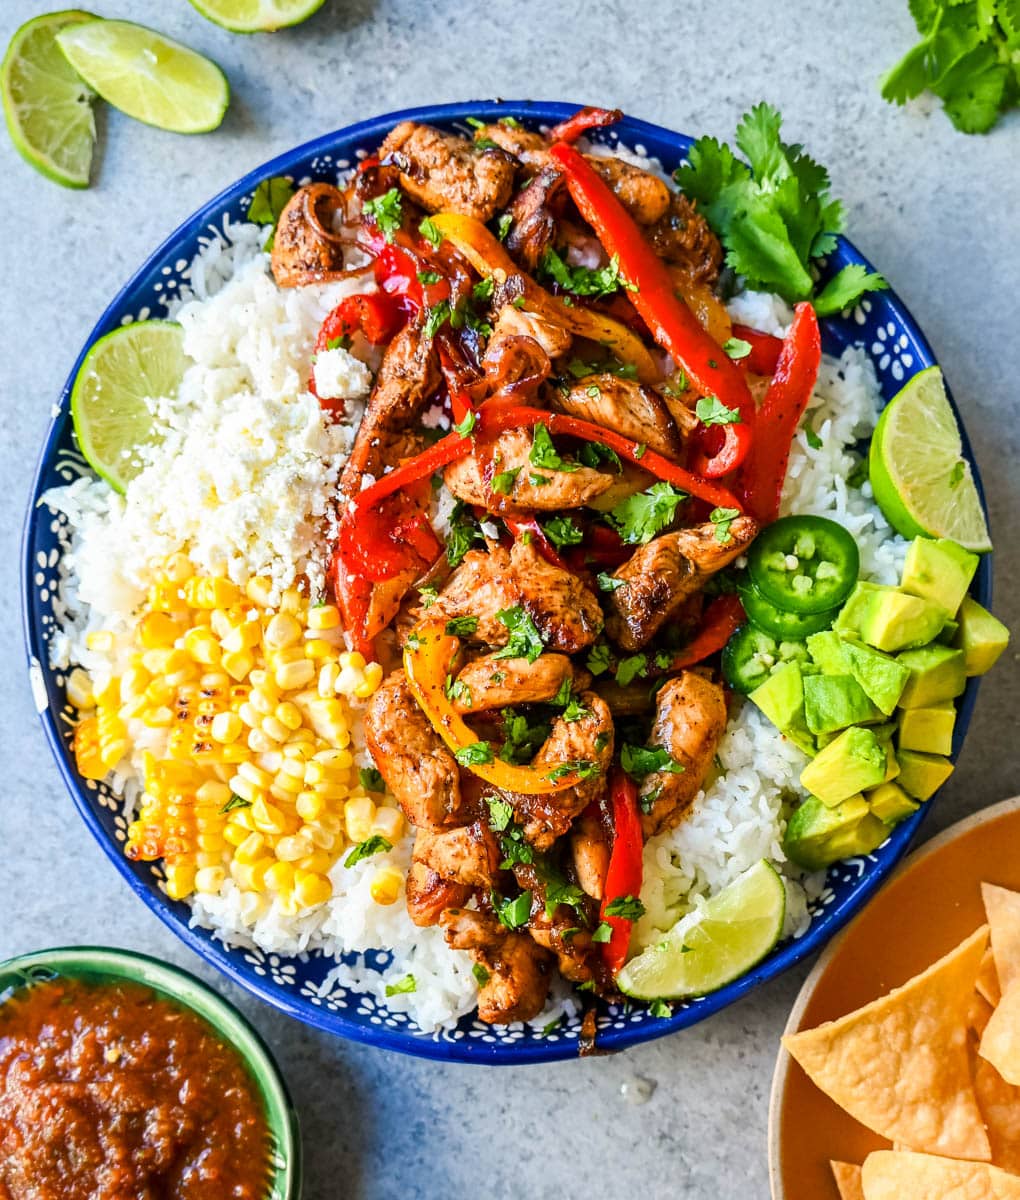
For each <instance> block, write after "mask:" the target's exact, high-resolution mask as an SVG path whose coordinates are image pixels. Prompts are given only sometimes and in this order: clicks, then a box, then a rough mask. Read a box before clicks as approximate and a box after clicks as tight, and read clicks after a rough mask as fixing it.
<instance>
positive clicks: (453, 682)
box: [444, 675, 474, 708]
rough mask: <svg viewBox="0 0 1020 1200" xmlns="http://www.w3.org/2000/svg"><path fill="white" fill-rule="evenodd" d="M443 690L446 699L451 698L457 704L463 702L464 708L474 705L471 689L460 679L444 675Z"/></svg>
mask: <svg viewBox="0 0 1020 1200" xmlns="http://www.w3.org/2000/svg"><path fill="white" fill-rule="evenodd" d="M444 690H445V692H446V697H447V699H448V700H453V701H455V702H456V703H458V704H463V705H464V707H465V708H471V707H472V706H473V705H474V699H473V697H472V695H471V689H470V688H469V687H468V685H467V684H466V683H465V682H464V681H463V680H462V679H452V678H451V677H450V676H449V675H448V676H447V677H446V688H445V689H444Z"/></svg>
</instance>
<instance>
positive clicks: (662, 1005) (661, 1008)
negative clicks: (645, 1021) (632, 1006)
mask: <svg viewBox="0 0 1020 1200" xmlns="http://www.w3.org/2000/svg"><path fill="white" fill-rule="evenodd" d="M648 1012H649V1014H650V1015H651V1016H653V1017H659V1018H663V1019H664V1018H666V1017H671V1016H672V1015H673V1008H672V1006H671V1005H669V1004H667V1002H666V1001H665V1000H653V1001H652V1002H651V1004H649V1006H648Z"/></svg>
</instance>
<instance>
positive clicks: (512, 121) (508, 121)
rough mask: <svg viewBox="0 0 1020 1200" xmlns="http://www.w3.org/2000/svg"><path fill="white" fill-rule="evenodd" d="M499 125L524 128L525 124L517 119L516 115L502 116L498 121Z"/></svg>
mask: <svg viewBox="0 0 1020 1200" xmlns="http://www.w3.org/2000/svg"><path fill="white" fill-rule="evenodd" d="M496 124H497V125H505V126H506V127H507V129H523V128H524V126H523V125H522V124H521V123H520V121H518V120H517V118H516V117H500V118H499V120H498V121H497V122H496Z"/></svg>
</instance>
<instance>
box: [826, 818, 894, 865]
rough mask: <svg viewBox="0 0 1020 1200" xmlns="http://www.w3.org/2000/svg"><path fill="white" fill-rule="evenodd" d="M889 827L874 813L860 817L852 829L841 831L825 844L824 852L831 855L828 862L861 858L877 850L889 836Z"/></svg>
mask: <svg viewBox="0 0 1020 1200" xmlns="http://www.w3.org/2000/svg"><path fill="white" fill-rule="evenodd" d="M889 833H890V829H889V826H888V825H886V824H885V822H884V821H880V820H879V819H878V817H876V816H875V815H874V813H870V812H869V813H868V814H867V816H865V817H862V818H861V819H860V821H859V822H858V823H857V824H856V825H855V826H854V828H853V829H841V830H839V831H838V832H837V833H834V834H833V835H832V837H831V838H829V840H828V842H827V843H826V851H827V852H828V853H829V854H831V855H832V857H831V858H830V859H829V861H830V862H838V861H839V860H840V859H844V858H861V857H863V856H864V855H865V854H870V853H871V852H872V851H873V850H877V849H878V847H879V846H881V845H882V843H883V842H884V841H885V840H886V838H887V837H888V836H889Z"/></svg>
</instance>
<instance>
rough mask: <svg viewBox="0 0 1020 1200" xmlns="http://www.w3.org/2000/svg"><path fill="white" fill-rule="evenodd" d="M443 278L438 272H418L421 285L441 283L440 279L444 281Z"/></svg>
mask: <svg viewBox="0 0 1020 1200" xmlns="http://www.w3.org/2000/svg"><path fill="white" fill-rule="evenodd" d="M442 278H443V277H442V275H440V274H439V272H438V271H419V272H418V282H419V283H438V282H439V281H440V279H442Z"/></svg>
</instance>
